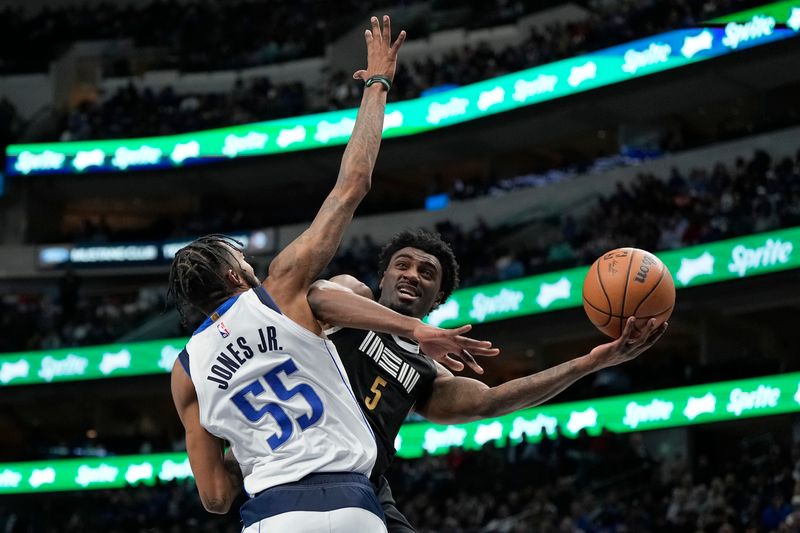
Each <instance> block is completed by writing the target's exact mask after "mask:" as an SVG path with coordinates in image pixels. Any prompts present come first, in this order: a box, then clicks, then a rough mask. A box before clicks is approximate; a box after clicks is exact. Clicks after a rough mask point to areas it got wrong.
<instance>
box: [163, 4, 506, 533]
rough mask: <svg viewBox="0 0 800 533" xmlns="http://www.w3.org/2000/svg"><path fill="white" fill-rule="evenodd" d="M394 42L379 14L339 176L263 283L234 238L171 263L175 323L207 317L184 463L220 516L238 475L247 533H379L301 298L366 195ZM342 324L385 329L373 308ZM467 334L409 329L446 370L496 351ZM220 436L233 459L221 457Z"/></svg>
mask: <svg viewBox="0 0 800 533" xmlns="http://www.w3.org/2000/svg"><path fill="white" fill-rule="evenodd" d="M390 35H391V34H390V27H389V17H384V20H383V28H382V29H381V27H380V24H379V22H378V19H377V18H374V17H373V19H372V30H371V31H367V32H366V36H365V37H366V41H367V48H368V65H367V69H366V71H359V72H357V73H356V74H355V77H356V78H360V79H363V80H365V81H366V88H365V89H364V96H363V99H362V102H361V107H360V109H359V112H358V118H357V120H356V124H355V127H354V129H353V133H352V137H351V139H350V142H349V143H348V145H347V148H346V150H345V154H344V157H343V160H342V165H341V169H340V172H339V177H338V178H337V181H336V184H335V185H334V187H333V190H332V191H331V193H330V194H329V195H328V197H327V199H326V200H325V202H324V203H323V205H322V207H321V209H320V211H319V212H318V214H317V216H316V218H315V219H314V221H313V222H312V224H311V226H310V227H309V228H308V230H306V231H305V232H304V233H303V234H302V235H301V236H300V237H298V238H297V239H296V240H295V241H294V242H292V243H291V244H290V245H289V246H288V247H287V248H286V249H284V250H283V251H282V252H281V253H280V254H278V256H277V257H276V258H275V259H274V260H273V261H272V263H271V264H270V268H269V276H268V278H267V279H266V280H265V281H264V282H263V283H261V282H260V281H259V280H258V278H256V276H255V274H254V272H253V268H252V267H251V266H250V265H249V264H248V263H247V261H245V258H244V256H243V254H242V252H241V251H240V250H239V249H238V247H237V246H236V244H237V243H235V241H232V240H230V239H228V238H226V237H225V236H222V235H209V236H206V237H202V238H200V239H197V240H196V241H194V242H192V243H191V244H189V245H187V246H186V247H184V248H182V249H181V250H180V251H179V252H178V253H177V254H176V256H175V259H174V261H173V264H172V268H171V271H170V280H169V285H170V293H171V294H172V296H173V297H174V298H175V301H176V304H177V307H178V309H179V311H180V312H181V315H182V316H185V313H186V312H198V311H199V312H201V313H203V315H205V316H206V317H207V318H206V319H205V321H204V322H203V323H202V324H201V325H200V327H199V328H198V329H197V330H196V331H195V332H194V334H193V335H192V337H191V339H190V340H189V342H188V343H187V345H186V348H185V349H184V350H183V351H182V352H181V354H180V355H179V357H178V360H177V361H176V363H175V366H174V367H173V370H172V394H173V399H174V402H175V406H176V408H177V411H178V414H179V416H180V419H181V422H182V423H183V425H184V428H185V430H186V449H187V452H188V455H189V461H190V463H191V467H192V471H193V473H194V476H195V480H196V483H197V488H198V492H199V494H200V498H201V500H202V502H203V505H204V506H205V508H206V509H207V510H208V511H210V512H214V513H225V512H227V511H228V509H229V508H230V505H231V503H232V501H233V500H234V498H235V497H236V495H237V493H238V492H239V490H240V489H239V486H238V480H237V477H238V476H237V475H236V474H233V473H231V472H234V471H236V470H238V469H239V468H241V473H242V475H243V478H244V479H243V484H244V489H245V491H246V492H247V493H248V494H249V495H250V496H251V497H252V498H251V499H250V500H249V501H247V502H246V503H245V504H244V505H243V506H242V509H241V516H242V520H243V522H244V531H245V532H247V533H250V532H255V531H261V530H262V528H263V530H264V531H270V532H281V531H289V530H291V531H292V533H301V532H311V531H314V532H323V531H324V532H337V533H338V532H348V533H349V532H355V531H358V532H384V531H386V528H385V524H384V517H383V511H382V509H381V506H380V503H379V502H378V500H377V498H376V495H375V493H374V491H373V488H372V486H371V484H370V483H369V480H368V478H367V475H368V474H369V473H370V471H371V470H372V468H373V466H374V463H375V457H376V446H375V437H374V435H373V434H372V431H371V429H370V427H369V424H368V423H367V421H366V419H365V418H364V415H363V414H362V412H361V410H360V409H359V407H358V403H357V402H356V400H355V398H354V396H353V392H352V390H351V388H350V385H349V383H348V379H347V375H346V373H345V370H344V368H343V366H342V363H341V361H340V359H339V357H338V354H337V353H336V349H335V347H334V346H333V344H332V343H330V342H329V341H327V340H325V339H323V338H322V337H321V336H320V334H321V329H320V326H319V324H318V323H317V321H316V319H315V317H314V315H313V314H312V312H311V309H310V307H309V305H308V302H307V300H306V295H307V292H308V289H309V287H310V285H311V283H312V282H313V281H314V280H315V278H316V277H317V276H318V275H319V273H320V272H321V271H322V269H323V268H324V267H325V266H326V265H327V264H328V262H329V261H330V259H331V257H332V256H333V254H334V252H335V251H336V249H337V248H338V246H339V243H340V241H341V238H342V234H343V233H344V230H345V228H346V227H347V224H348V223H349V221H350V220H351V218H352V216H353V212H354V210H355V209H356V207H357V206H358V204H359V202H360V201H361V200H362V199H363V197H364V195H365V194H366V193H367V191H368V190H369V188H370V182H371V174H372V170H373V167H374V164H375V159H376V157H377V154H378V147H379V145H380V138H381V131H382V126H383V116H384V110H385V105H386V93H387V90H388V89H389V88H390V87H391V81H392V79H393V76H394V72H395V64H396V57H397V50H398V49H399V48H400V46H401V45H402V43H403V40H404V38H405V33H404V32H401V33H400V36H399V37H398V39H397V40H396V41H395V42H394V44H392V43H391V42H390ZM344 296H345V297H351V295H344ZM390 318H391V317H390ZM331 322H333V323H336V322H337V320H336V319H332V320H331ZM347 323H348V325H350V326H354V325H355V326H356V327H359V326H360V327H364V328H369V329H376V330H384V329H387V328H389V326H388V323H387V320H386V315H385V314H383V315H382V314H381V313H377V314H375V315H372V316H370V317H368V318H366V319H364V320H363V322H358V321H356V323H354V322H353V321H348V322H347ZM389 329H391V328H389ZM404 331H405V330H404ZM464 331H466V329H463V328H462V329H459V330H452V331H445V330H439V329H438V328H431V327H430V326H426V325H424V324H422V323H421V322H419V323H418V324H416V323H415V327H414V328H413V330H409V331H405V334H407V335H409V336H410V337H412V338H414V339H415V340H417V341H419V342H420V343H421V345H424V346H425V348H426V350H428V351H429V355H434V356H435V357H439V360H442V361H444V362H448V361H450V362H451V363H452V362H453V360H452V359H450V358H449V356H448V354H449V353H453V354H458V355H464V356H465V357H467V360H469V359H470V358H469V357H468V354H466V353H465V351H464V350H466V349H468V350H470V351H471V352H473V353H475V354H478V355H494V354H496V352H497V351H496V350H493V349H491V346H490V343H483V342H479V341H474V340H471V339H467V338H464V337H462V336H461V335H460V333H463V332H464ZM224 441H229V442H230V445H231V450H230V451H231V452H232V455H233V458H231V457H228V456H224V455H223V449H224V448H223V445H224ZM226 459H229V460H228V461H227V464H226ZM237 460H238V461H237ZM237 462H238V465H237V464H236V463H237Z"/></svg>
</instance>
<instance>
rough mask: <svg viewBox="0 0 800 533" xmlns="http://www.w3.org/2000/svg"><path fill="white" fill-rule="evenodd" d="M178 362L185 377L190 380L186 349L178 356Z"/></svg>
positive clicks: (190, 374)
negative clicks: (184, 372)
mask: <svg viewBox="0 0 800 533" xmlns="http://www.w3.org/2000/svg"><path fill="white" fill-rule="evenodd" d="M178 361H180V362H181V366H182V367H183V369H184V370H185V371H186V375H187V376H189V377H190V378H191V377H192V373H191V372H190V371H189V352H187V351H186V348H184V349H183V350H181V353H179V354H178Z"/></svg>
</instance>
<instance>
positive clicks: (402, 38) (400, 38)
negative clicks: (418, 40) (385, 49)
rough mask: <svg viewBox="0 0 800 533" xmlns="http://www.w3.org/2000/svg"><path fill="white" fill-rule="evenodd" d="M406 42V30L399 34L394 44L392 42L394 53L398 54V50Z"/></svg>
mask: <svg viewBox="0 0 800 533" xmlns="http://www.w3.org/2000/svg"><path fill="white" fill-rule="evenodd" d="M404 42H406V30H403V31H401V32H400V35H398V36H397V39H396V40H395V41H394V44H392V49H391V52H392V55H397V51H398V50H400V47H401V46H403V43H404Z"/></svg>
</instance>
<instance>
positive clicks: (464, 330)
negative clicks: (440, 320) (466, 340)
mask: <svg viewBox="0 0 800 533" xmlns="http://www.w3.org/2000/svg"><path fill="white" fill-rule="evenodd" d="M471 329H472V324H467V325H466V326H461V327H460V328H458V329H454V330H452V331H453V335H456V336H460V335H463V334H464V333H467V332H468V331H470V330H471Z"/></svg>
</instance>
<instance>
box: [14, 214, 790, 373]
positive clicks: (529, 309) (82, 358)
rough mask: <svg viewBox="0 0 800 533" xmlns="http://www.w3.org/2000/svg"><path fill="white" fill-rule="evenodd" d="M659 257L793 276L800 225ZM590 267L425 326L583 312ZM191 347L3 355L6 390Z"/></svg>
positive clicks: (474, 302)
mask: <svg viewBox="0 0 800 533" xmlns="http://www.w3.org/2000/svg"><path fill="white" fill-rule="evenodd" d="M657 255H658V257H659V258H660V259H661V260H662V261H664V264H665V265H666V266H667V268H669V270H670V272H671V273H672V276H673V278H674V279H675V286H676V287H677V288H678V289H683V288H686V287H695V286H699V285H707V284H710V283H718V282H721V281H730V280H737V279H742V278H746V277H752V276H756V275H761V274H767V273H770V272H778V271H782V270H790V269H794V268H798V267H800V227H796V228H791V229H784V230H778V231H772V232H768V233H760V234H757V235H749V236H746V237H740V238H737V239H730V240H726V241H719V242H714V243H709V244H705V245H700V246H692V247H690V248H684V249H681V250H674V251H670V252H663V253H659V254H657ZM588 269H589V267H586V266H584V267H578V268H572V269H569V270H562V271H559V272H550V273H548V274H540V275H536V276H529V277H526V278H520V279H516V280H511V281H505V282H501V283H492V284H490V285H482V286H479V287H473V288H470V289H464V290H460V291H456V292H455V293H453V295H452V296H451V297H450V298H449V299H448V300H447V301H446V302H445V303H444V304H443V305H441V306H440V307H439V308H438V309H437V310H436V311H434V312H433V313H431V315H429V316H428V317H427V318H426V321H427V322H429V323H431V324H435V325H439V326H442V327H456V326H460V325H462V324H477V323H482V322H492V321H496V320H505V319H508V318H515V317H520V316H526V315H535V314H538V313H545V312H549V311H555V310H558V309H567V308H571V307H578V306H580V305H582V300H581V289H582V287H583V279H584V277H585V276H586V273H587V272H588ZM587 324H588V322H587ZM185 342H186V339H167V340H158V341H148V342H137V343H127V344H111V345H105V346H92V347H81V348H66V349H60V350H50V351H40V352H19V353H10V354H4V355H2V356H0V387H4V386H12V385H26V384H33V383H54V382H59V381H72V380H84V379H103V378H112V377H122V376H139V375H146V374H159V373H165V372H169V370H170V369H171V368H172V364H173V363H174V362H175V358H176V357H177V356H178V353H179V352H180V350H181V349H182V348H183V345H184V344H185ZM497 342H498V343H501V340H499V339H498V340H497Z"/></svg>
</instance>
